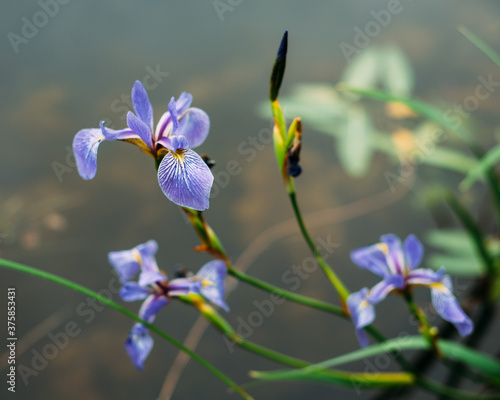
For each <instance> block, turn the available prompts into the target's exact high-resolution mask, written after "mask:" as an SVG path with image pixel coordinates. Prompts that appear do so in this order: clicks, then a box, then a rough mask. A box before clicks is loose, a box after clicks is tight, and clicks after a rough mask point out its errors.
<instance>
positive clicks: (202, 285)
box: [108, 240, 229, 370]
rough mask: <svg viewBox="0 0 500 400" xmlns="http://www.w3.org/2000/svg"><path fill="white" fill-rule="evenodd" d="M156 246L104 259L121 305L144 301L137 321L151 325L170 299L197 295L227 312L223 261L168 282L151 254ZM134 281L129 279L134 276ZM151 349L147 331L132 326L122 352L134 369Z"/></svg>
mask: <svg viewBox="0 0 500 400" xmlns="http://www.w3.org/2000/svg"><path fill="white" fill-rule="evenodd" d="M157 250H158V244H157V243H156V241H154V240H150V241H148V242H146V243H143V244H140V245H138V246H136V247H134V248H133V249H130V250H123V251H113V252H111V253H109V255H108V259H109V262H110V263H111V265H112V266H113V267H114V268H115V270H116V272H117V273H118V275H119V277H120V280H121V282H122V284H123V287H122V288H121V290H120V297H121V298H122V299H123V300H125V301H135V300H144V302H143V303H142V306H141V308H140V310H139V317H141V318H142V319H144V320H145V321H147V322H153V321H154V319H155V317H156V314H157V313H158V312H159V311H160V310H161V309H162V308H163V307H164V306H166V305H167V304H168V303H169V302H170V300H171V299H172V298H175V297H179V296H187V295H189V294H192V293H195V294H200V295H201V296H203V297H204V298H205V299H207V300H209V301H211V302H212V303H213V304H215V305H217V306H219V307H221V308H223V309H224V310H226V311H229V307H228V306H227V304H226V302H225V301H224V294H225V287H224V281H225V278H226V273H227V269H226V265H225V263H224V262H223V261H220V260H213V261H210V262H208V263H206V264H205V265H204V266H203V267H201V269H200V270H199V271H198V273H197V274H196V275H192V276H187V277H182V278H175V279H172V280H169V279H168V278H167V276H166V275H165V274H164V273H163V272H161V271H160V270H159V269H158V264H157V263H156V259H155V254H156V251H157ZM138 274H139V276H138V280H137V281H133V280H132V279H133V278H134V277H135V276H136V275H138ZM152 348H153V338H152V337H151V336H150V335H149V332H148V329H147V328H146V327H145V326H144V325H142V324H140V323H137V324H135V325H134V326H133V328H132V330H131V332H130V335H129V337H128V339H127V341H126V342H125V349H126V351H127V353H128V355H129V357H130V358H131V360H132V362H133V363H134V365H135V366H136V367H137V368H138V369H140V370H142V369H144V361H145V360H146V358H147V356H148V355H149V353H150V352H151V349H152Z"/></svg>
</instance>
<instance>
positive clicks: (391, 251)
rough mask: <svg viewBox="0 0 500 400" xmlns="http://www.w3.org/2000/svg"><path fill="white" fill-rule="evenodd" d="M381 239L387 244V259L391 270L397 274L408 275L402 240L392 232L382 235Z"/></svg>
mask: <svg viewBox="0 0 500 400" xmlns="http://www.w3.org/2000/svg"><path fill="white" fill-rule="evenodd" d="M380 240H381V241H382V243H383V244H385V245H386V246H387V252H386V260H387V265H388V266H389V268H390V269H391V271H393V273H394V274H397V275H401V276H403V275H406V272H407V271H406V265H405V258H404V254H403V249H402V247H401V240H399V238H398V237H397V236H396V235H393V234H392V233H389V234H387V235H382V236H381V238H380Z"/></svg>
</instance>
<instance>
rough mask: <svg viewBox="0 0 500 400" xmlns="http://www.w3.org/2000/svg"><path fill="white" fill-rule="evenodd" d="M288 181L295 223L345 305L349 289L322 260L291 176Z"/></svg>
mask: <svg viewBox="0 0 500 400" xmlns="http://www.w3.org/2000/svg"><path fill="white" fill-rule="evenodd" d="M288 181H289V182H288V184H287V191H288V196H289V197H290V202H291V203H292V208H293V212H294V214H295V217H296V218H297V223H298V224H299V228H300V231H301V232H302V236H303V237H304V239H305V241H306V242H307V245H308V246H309V248H310V249H311V252H312V253H313V255H314V258H315V259H316V261H317V262H318V264H319V266H320V267H321V269H322V270H323V272H324V273H325V275H326V276H327V277H328V279H329V280H330V282H331V283H332V285H333V286H334V287H335V289H337V292H338V294H339V296H340V298H341V300H342V303H343V305H345V302H346V300H347V297H348V296H349V291H348V290H347V288H346V287H345V286H344V284H343V283H342V281H341V280H340V279H339V277H338V276H337V274H336V273H335V272H334V271H333V269H332V268H331V267H330V265H328V263H327V262H326V261H325V260H324V258H323V256H322V255H321V253H320V252H319V250H318V248H317V247H316V244H315V243H314V241H313V240H312V238H311V236H310V235H309V232H308V231H307V228H306V225H305V223H304V219H303V218H302V213H301V212H300V208H299V204H298V202H297V195H296V193H295V187H294V185H293V181H292V178H290V177H288Z"/></svg>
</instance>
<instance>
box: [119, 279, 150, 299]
mask: <svg viewBox="0 0 500 400" xmlns="http://www.w3.org/2000/svg"><path fill="white" fill-rule="evenodd" d="M149 293H150V291H149V289H148V288H146V287H143V286H141V285H139V284H138V283H136V282H125V283H124V284H123V287H122V288H121V290H120V297H121V298H122V299H123V300H124V301H136V300H143V299H145V298H146V297H147V296H148V295H149Z"/></svg>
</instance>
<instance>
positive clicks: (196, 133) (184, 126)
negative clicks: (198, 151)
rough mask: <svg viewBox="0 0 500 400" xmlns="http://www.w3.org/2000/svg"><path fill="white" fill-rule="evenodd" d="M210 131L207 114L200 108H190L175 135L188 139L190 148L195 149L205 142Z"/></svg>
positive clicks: (182, 118)
mask: <svg viewBox="0 0 500 400" xmlns="http://www.w3.org/2000/svg"><path fill="white" fill-rule="evenodd" d="M209 130H210V118H209V117H208V115H207V113H206V112H205V111H203V110H200V109H199V108H190V109H188V110H187V111H186V112H185V113H184V115H182V116H181V119H180V121H179V127H178V128H177V130H176V132H175V134H176V135H182V136H184V137H186V139H187V140H188V142H189V148H191V149H194V148H195V147H198V146H199V145H201V144H202V143H203V142H204V141H205V139H206V138H207V136H208V131H209Z"/></svg>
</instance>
